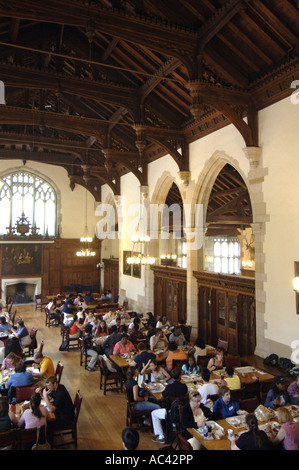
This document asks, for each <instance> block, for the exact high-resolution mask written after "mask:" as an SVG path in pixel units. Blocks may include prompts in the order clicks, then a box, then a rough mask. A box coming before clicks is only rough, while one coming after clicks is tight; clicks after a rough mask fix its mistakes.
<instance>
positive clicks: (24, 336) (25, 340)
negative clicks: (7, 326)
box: [11, 320, 31, 348]
mask: <svg viewBox="0 0 299 470" xmlns="http://www.w3.org/2000/svg"><path fill="white" fill-rule="evenodd" d="M11 332H12V334H13V335H14V336H15V337H16V338H17V339H18V340H19V342H20V345H21V347H22V348H24V347H25V346H28V345H29V344H30V343H31V338H30V335H29V332H28V330H27V328H26V326H25V324H24V322H23V320H18V322H17V327H16V329H12V331H11Z"/></svg>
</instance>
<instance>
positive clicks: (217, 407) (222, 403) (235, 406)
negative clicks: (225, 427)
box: [214, 385, 246, 419]
mask: <svg viewBox="0 0 299 470" xmlns="http://www.w3.org/2000/svg"><path fill="white" fill-rule="evenodd" d="M218 395H219V398H218V400H216V401H215V403H214V411H215V413H216V414H217V419H226V418H228V417H229V416H234V415H236V414H246V411H241V410H240V406H239V402H238V401H236V400H234V399H232V398H231V395H230V389H229V388H228V387H226V386H224V385H223V386H221V387H220V388H219V390H218Z"/></svg>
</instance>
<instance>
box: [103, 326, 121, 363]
mask: <svg viewBox="0 0 299 470" xmlns="http://www.w3.org/2000/svg"><path fill="white" fill-rule="evenodd" d="M121 337H122V334H121V333H118V332H117V328H116V326H115V325H113V326H112V327H111V330H110V335H109V336H108V338H106V339H105V341H104V343H103V344H102V346H101V348H102V351H103V352H104V353H105V354H106V355H107V356H109V354H112V351H113V348H114V345H115V344H116V343H118V342H119V341H120V340H121Z"/></svg>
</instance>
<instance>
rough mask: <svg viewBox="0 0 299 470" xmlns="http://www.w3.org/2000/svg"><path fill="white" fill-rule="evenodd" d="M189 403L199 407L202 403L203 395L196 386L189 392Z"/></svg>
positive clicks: (193, 406)
mask: <svg viewBox="0 0 299 470" xmlns="http://www.w3.org/2000/svg"><path fill="white" fill-rule="evenodd" d="M188 398H189V404H190V406H191V408H198V407H199V406H200V403H201V395H200V393H199V392H198V391H197V390H196V388H194V389H193V388H191V389H190V390H189V393H188Z"/></svg>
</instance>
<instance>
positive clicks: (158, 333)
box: [155, 328, 163, 338]
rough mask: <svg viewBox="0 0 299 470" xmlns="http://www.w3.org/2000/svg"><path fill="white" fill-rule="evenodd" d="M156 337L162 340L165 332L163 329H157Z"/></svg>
mask: <svg viewBox="0 0 299 470" xmlns="http://www.w3.org/2000/svg"><path fill="white" fill-rule="evenodd" d="M155 335H156V336H157V337H158V338H162V336H163V331H162V330H161V328H157V329H156V333H155Z"/></svg>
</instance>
